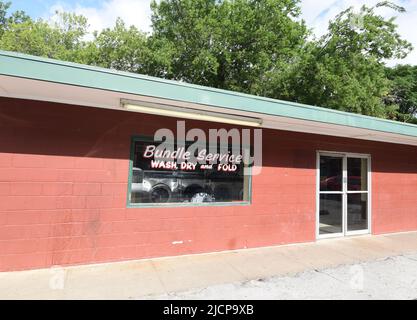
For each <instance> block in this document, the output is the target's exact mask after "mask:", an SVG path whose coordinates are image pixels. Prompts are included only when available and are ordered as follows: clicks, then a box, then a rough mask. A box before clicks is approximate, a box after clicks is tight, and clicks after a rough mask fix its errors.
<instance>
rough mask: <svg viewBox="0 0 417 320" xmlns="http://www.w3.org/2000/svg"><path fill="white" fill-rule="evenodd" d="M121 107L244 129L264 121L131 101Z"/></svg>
mask: <svg viewBox="0 0 417 320" xmlns="http://www.w3.org/2000/svg"><path fill="white" fill-rule="evenodd" d="M121 105H122V106H123V108H125V109H126V110H129V111H136V112H141V113H148V114H155V115H158V116H166V117H174V118H183V119H192V120H200V121H210V122H220V123H228V124H235V125H238V126H243V127H260V126H261V125H262V120H261V119H257V118H251V117H244V116H235V115H229V114H224V113H217V112H210V111H204V110H197V109H190V108H178V107H173V106H168V105H160V104H150V103H146V102H139V101H138V102H135V101H131V100H122V101H121Z"/></svg>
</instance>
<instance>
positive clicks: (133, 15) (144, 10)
mask: <svg viewBox="0 0 417 320" xmlns="http://www.w3.org/2000/svg"><path fill="white" fill-rule="evenodd" d="M74 2H75V1H74ZM378 2H380V0H302V1H301V9H302V18H303V19H304V20H305V21H306V22H307V25H308V26H309V27H311V28H312V29H313V31H314V34H315V35H316V36H321V35H323V34H324V33H325V32H326V30H327V26H328V22H329V20H330V19H333V18H334V17H335V16H336V15H337V14H338V13H339V12H340V11H342V10H344V9H346V8H348V7H350V6H354V7H355V8H357V10H359V8H360V7H361V6H362V5H364V4H366V5H368V6H372V5H375V4H376V3H378ZM394 2H396V3H398V4H400V5H402V6H404V7H405V8H406V10H407V12H406V13H401V14H400V13H396V12H394V11H392V10H385V9H380V11H379V12H380V13H381V14H382V15H384V16H387V17H390V16H392V15H397V16H398V18H397V20H396V22H397V24H398V26H399V27H398V30H399V33H400V34H401V35H402V36H403V38H405V39H407V40H408V41H410V42H411V43H412V44H413V46H414V47H415V48H416V49H415V50H413V52H412V53H410V54H409V56H408V57H407V58H406V59H404V60H400V61H390V62H389V64H390V65H392V64H395V63H397V62H398V63H411V64H417V32H415V29H416V28H415V25H416V21H417V0H394ZM55 10H61V11H62V10H66V11H72V12H76V13H77V14H82V15H84V16H86V17H87V18H88V21H89V24H90V31H91V32H92V31H94V30H101V29H103V28H106V27H111V26H113V25H114V23H115V21H116V19H117V17H121V18H122V19H123V20H124V21H125V22H126V24H128V25H135V26H136V27H138V28H139V29H141V30H142V31H145V32H150V31H151V20H150V17H151V10H150V0H104V1H102V2H101V4H100V5H99V6H98V7H97V6H96V7H93V6H83V5H81V4H79V3H76V4H69V1H65V0H61V1H57V2H56V3H55V5H53V6H52V7H51V9H50V12H49V17H51V16H52V15H53V14H54V12H55Z"/></svg>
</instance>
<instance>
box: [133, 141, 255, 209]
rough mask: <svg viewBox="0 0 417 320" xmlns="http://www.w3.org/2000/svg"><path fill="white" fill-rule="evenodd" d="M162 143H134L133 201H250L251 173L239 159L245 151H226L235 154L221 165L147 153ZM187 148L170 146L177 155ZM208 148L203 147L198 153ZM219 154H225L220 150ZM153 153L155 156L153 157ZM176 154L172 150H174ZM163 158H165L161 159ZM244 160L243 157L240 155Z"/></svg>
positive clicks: (145, 202) (158, 202) (139, 202)
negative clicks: (247, 172)
mask: <svg viewBox="0 0 417 320" xmlns="http://www.w3.org/2000/svg"><path fill="white" fill-rule="evenodd" d="M159 143H160V142H153V141H144V140H135V141H134V142H133V155H132V156H133V157H132V162H133V164H132V172H131V185H130V203H131V204H168V203H181V204H187V203H189V204H192V203H218V202H221V203H223V202H225V203H231V202H247V201H249V191H250V185H249V176H248V175H244V173H243V169H244V164H243V161H240V162H239V161H238V160H239V157H238V156H239V155H242V150H238V153H239V154H236V150H233V151H232V149H231V148H230V149H229V150H226V151H225V152H223V153H222V154H226V153H227V154H229V155H234V158H233V157H232V158H231V160H230V161H228V162H227V163H224V164H220V163H219V161H218V160H216V161H213V160H211V161H210V158H208V159H209V160H208V161H207V162H206V164H205V165H204V164H201V163H197V162H193V161H186V160H184V159H182V161H179V160H178V159H177V158H170V159H167V158H165V159H164V158H160V157H158V156H157V153H155V152H154V153H152V152H147V151H149V150H152V149H153V146H158V145H159ZM188 146H189V145H186V146H185V149H182V150H180V149H181V147H178V146H171V147H169V149H170V151H176V150H177V155H179V154H180V153H181V152H182V154H184V152H185V151H187V150H188V149H187V148H188ZM203 149H205V150H206V154H207V153H209V152H211V150H210V149H209V148H208V147H206V146H202V147H200V149H199V150H196V153H195V155H198V152H200V151H201V150H203ZM217 153H219V154H220V153H221V152H220V150H219V149H218V150H217ZM150 155H151V156H150ZM171 155H172V153H171ZM161 159H162V160H161ZM240 159H241V158H240Z"/></svg>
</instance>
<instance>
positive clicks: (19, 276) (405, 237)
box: [0, 232, 417, 299]
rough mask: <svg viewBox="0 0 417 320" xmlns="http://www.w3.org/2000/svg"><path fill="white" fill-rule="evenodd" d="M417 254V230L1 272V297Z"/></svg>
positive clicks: (72, 294) (95, 295)
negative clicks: (177, 255) (186, 254)
mask: <svg viewBox="0 0 417 320" xmlns="http://www.w3.org/2000/svg"><path fill="white" fill-rule="evenodd" d="M412 253H417V232H409V233H398V234H389V235H380V236H360V237H351V238H340V239H332V240H321V241H317V242H315V243H308V244H296V245H287V246H277V247H268V248H259V249H247V250H239V251H230V252H219V253H210V254H199V255H190V256H181V257H170V258H158V259H148V260H139V261H128V262H118V263H108V264H101V265H88V266H75V267H66V268H52V269H43V270H32V271H19V272H4V273H0V299H142V298H152V296H161V295H164V294H169V293H172V292H181V291H186V290H190V289H198V288H206V287H209V286H213V285H218V284H230V283H236V282H243V281H250V280H256V279H265V278H269V277H274V276H283V275H288V276H291V275H295V274H298V273H301V272H305V271H309V270H322V269H327V268H332V267H336V266H341V265H349V264H355V263H361V262H367V261H374V260H377V259H380V258H387V257H394V256H400V255H404V254H412Z"/></svg>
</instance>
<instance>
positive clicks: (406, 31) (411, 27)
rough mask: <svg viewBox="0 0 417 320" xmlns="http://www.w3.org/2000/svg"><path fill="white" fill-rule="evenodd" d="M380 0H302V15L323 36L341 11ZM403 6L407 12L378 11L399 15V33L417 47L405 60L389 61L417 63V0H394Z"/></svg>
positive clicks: (384, 14) (385, 14)
mask: <svg viewBox="0 0 417 320" xmlns="http://www.w3.org/2000/svg"><path fill="white" fill-rule="evenodd" d="M378 2H380V0H302V2H301V8H302V17H303V19H304V20H305V21H306V23H307V25H308V26H309V27H310V28H312V29H313V32H314V34H315V35H316V36H321V35H323V34H324V33H326V31H327V25H328V22H329V20H331V19H333V18H334V17H335V16H336V15H337V14H338V13H339V12H341V11H342V10H345V9H347V8H348V7H350V6H353V7H355V9H356V10H359V8H360V7H361V6H362V5H364V4H366V5H367V6H373V5H375V4H376V3H378ZM394 3H397V4H399V5H401V6H403V7H404V8H405V9H406V10H407V12H406V13H398V12H395V11H393V10H390V9H384V8H381V9H378V10H379V11H378V13H380V14H381V15H383V16H385V17H392V16H397V19H396V23H397V24H398V32H399V34H400V35H401V36H402V37H403V38H404V39H406V40H408V41H409V42H411V43H412V44H413V47H414V48H415V49H414V50H413V51H412V52H411V53H410V54H409V55H408V57H407V58H405V59H403V60H392V61H389V62H388V64H389V65H395V64H397V63H401V64H405V63H410V64H417V32H415V29H416V28H415V25H416V21H417V0H397V1H394Z"/></svg>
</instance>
